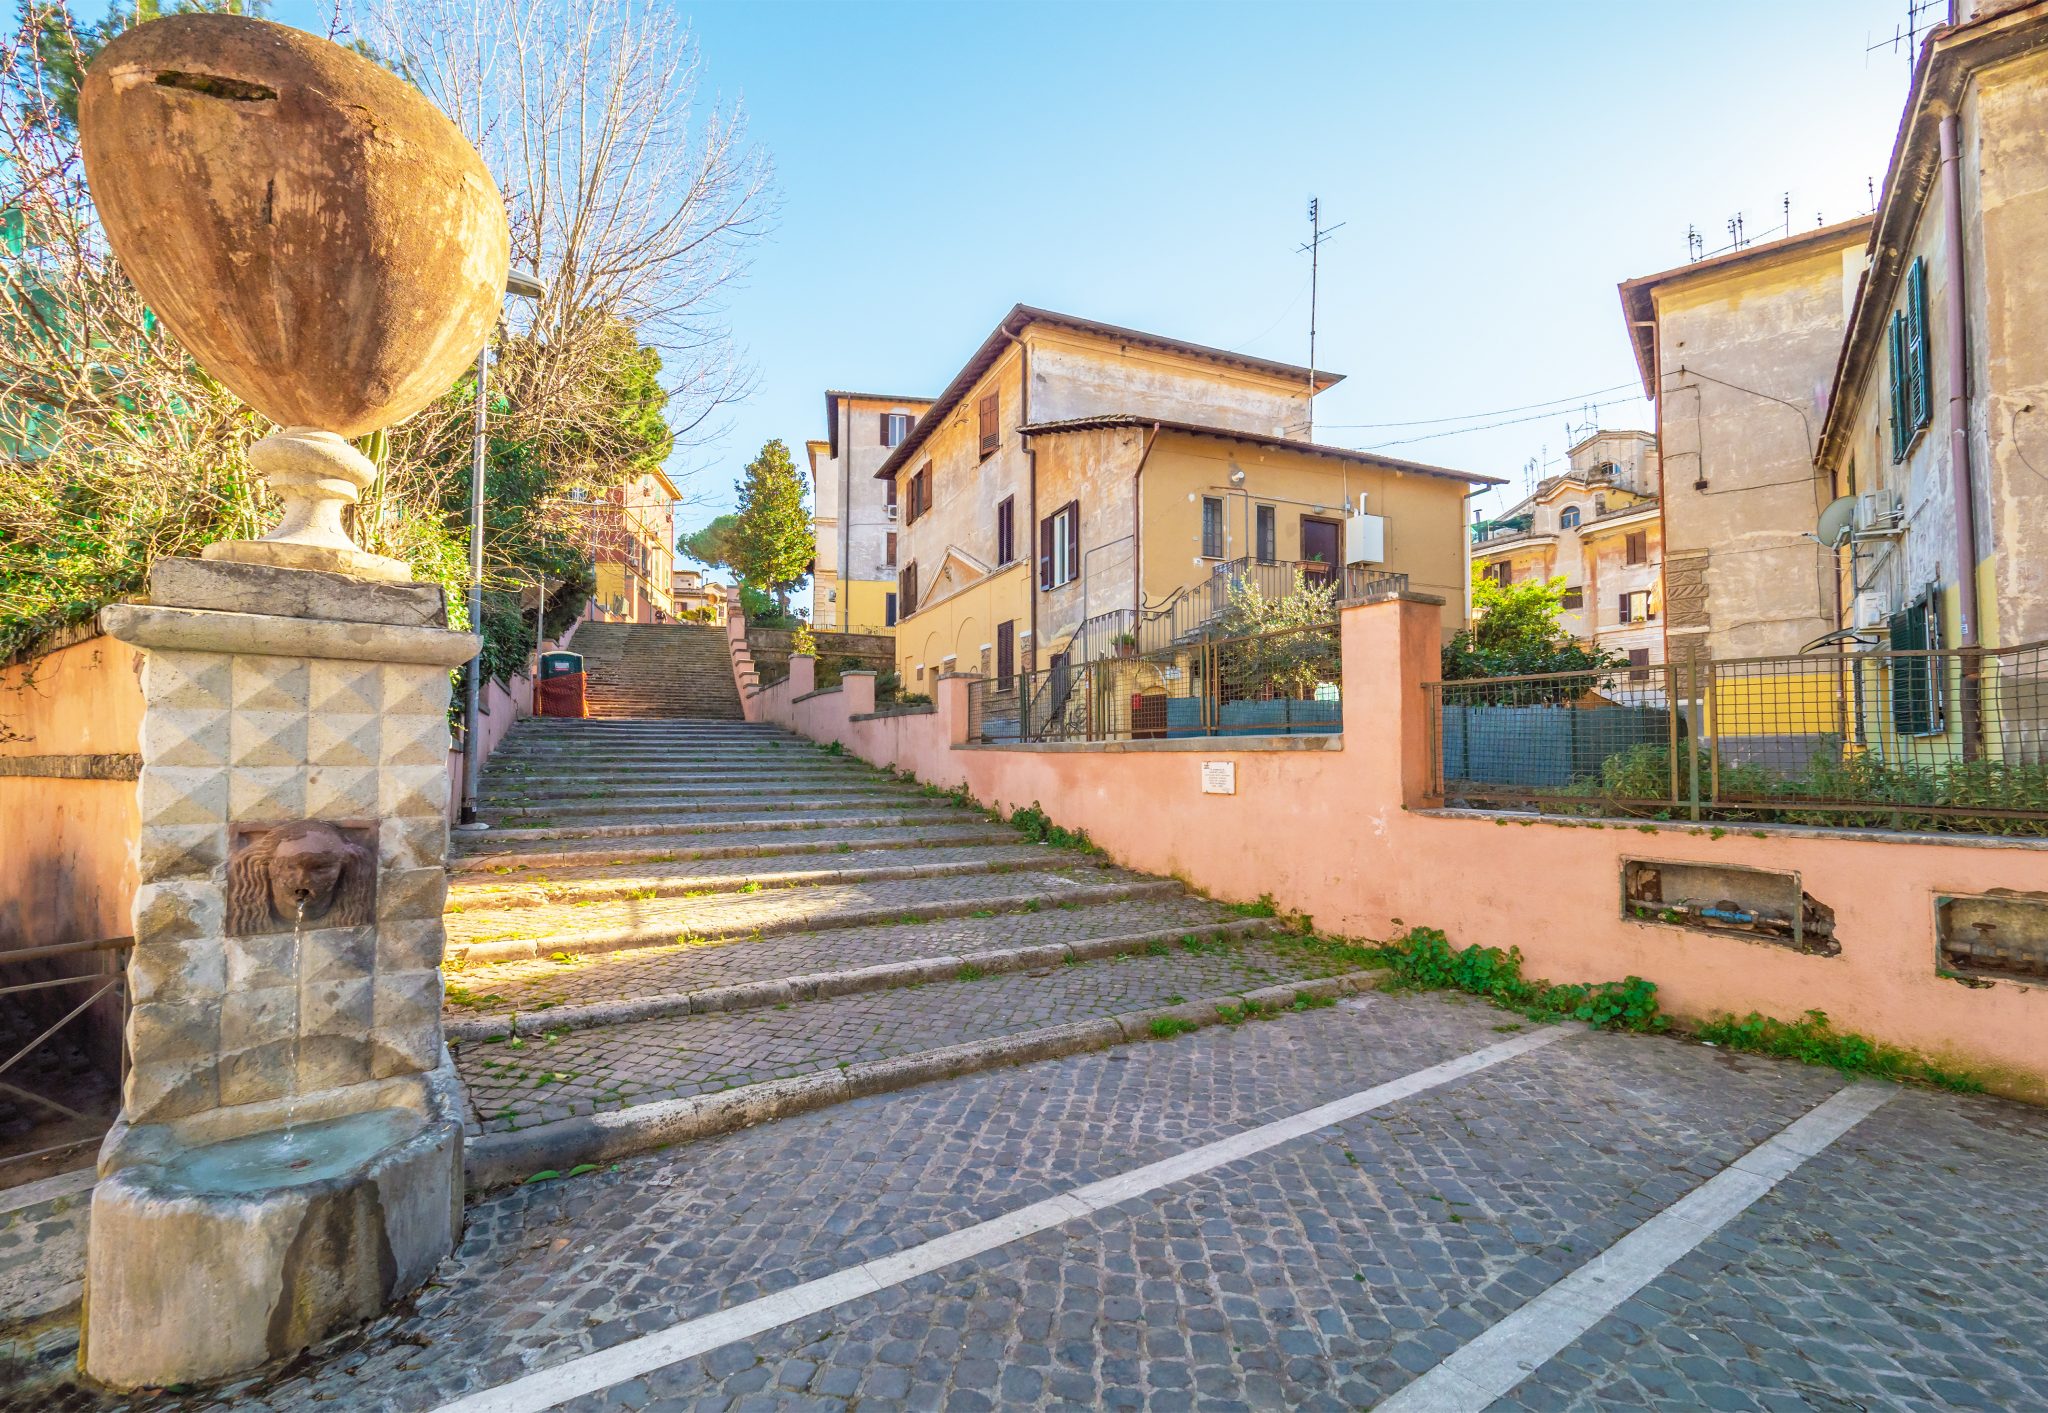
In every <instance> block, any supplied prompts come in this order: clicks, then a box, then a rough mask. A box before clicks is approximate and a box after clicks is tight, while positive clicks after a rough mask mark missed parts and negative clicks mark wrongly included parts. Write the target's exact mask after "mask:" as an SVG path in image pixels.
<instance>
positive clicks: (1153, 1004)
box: [447, 629, 1365, 1184]
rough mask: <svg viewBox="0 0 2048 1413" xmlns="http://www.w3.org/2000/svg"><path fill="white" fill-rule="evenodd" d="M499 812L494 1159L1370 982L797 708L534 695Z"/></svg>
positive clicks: (643, 1136) (456, 1005)
mask: <svg viewBox="0 0 2048 1413" xmlns="http://www.w3.org/2000/svg"><path fill="white" fill-rule="evenodd" d="M584 631H586V632H588V631H589V630H588V629H585V630H584ZM480 814H481V817H482V818H483V819H485V820H487V821H488V822H490V823H491V824H492V825H493V826H494V827H493V828H492V829H491V830H490V832H489V833H488V834H485V835H481V836H476V837H473V838H471V839H468V840H465V841H462V842H461V843H460V844H459V845H458V847H459V848H460V849H461V850H462V852H460V853H459V854H458V855H457V856H456V858H455V860H454V862H453V865H452V869H453V874H452V879H451V885H450V890H449V901H448V919H447V922H448V998H447V1021H448V1028H449V1035H450V1039H451V1042H452V1043H454V1045H455V1047H456V1057H457V1063H458V1066H459V1068H460V1070H461V1072H462V1076H463V1079H464V1082H465V1084H466V1086H467V1089H468V1095H469V1102H470V1115H469V1120H470V1134H471V1142H470V1164H471V1171H472V1177H473V1180H474V1181H477V1182H479V1183H484V1184H487V1183H490V1182H495V1181H506V1180H510V1179H514V1178H518V1177H523V1176H526V1175H527V1174H529V1173H531V1172H534V1171H537V1170H541V1169H547V1168H554V1169H557V1170H561V1169H564V1168H566V1167H568V1166H571V1165H573V1164H576V1163H583V1162H599V1161H604V1160H607V1159H609V1158H613V1157H617V1156H620V1155H622V1154H625V1153H629V1152H634V1151H640V1150H644V1149H647V1148H651V1147H655V1146H658V1145H661V1144H665V1143H668V1142H671V1141H674V1140H676V1139H678V1138H686V1137H691V1136H696V1135H700V1134H706V1133H713V1132H722V1131H725V1130H728V1129H731V1128H736V1127H740V1126H743V1125H745V1124H748V1123H753V1122H758V1121H760V1120H762V1119H765V1118H772V1117H776V1116H778V1115H780V1114H783V1113H792V1112H798V1111H800V1110H803V1109H809V1108H816V1107H819V1106H820V1105H823V1104H828V1103H833V1102H837V1101H838V1100H841V1099H847V1098H853V1097H857V1096H859V1095H862V1094H870V1093H877V1092H881V1091H884V1090H887V1089H893V1088H899V1087H902V1086H904V1085H908V1084H914V1083H918V1082H921V1081H924V1080H929V1079H935V1078H941V1077H944V1076H947V1075H952V1074H960V1073H966V1072H969V1071H973V1070H978V1069H985V1068H988V1067H990V1066H992V1065H997V1064H1007V1063H1016V1062H1020V1061H1023V1060H1029V1059H1038V1058H1045V1057H1048V1056H1052V1055H1058V1054H1066V1053H1071V1052H1073V1051H1077V1050H1082V1049H1094V1048H1101V1047H1102V1046H1104V1045H1112V1044H1121V1043H1123V1042H1125V1041H1127V1040H1132V1039H1142V1038H1148V1037H1151V1036H1164V1035H1171V1034H1175V1033H1178V1032H1179V1031H1181V1030H1184V1029H1192V1028H1195V1027H1196V1026H1199V1025H1202V1024H1208V1023H1214V1022H1216V1021H1217V1020H1219V1019H1223V1020H1230V1019H1235V1018H1237V1017H1238V1016H1239V1015H1241V1014H1242V1007H1243V1004H1244V1000H1245V998H1246V997H1247V996H1248V995H1251V996H1254V997H1255V998H1256V999H1262V1000H1264V1001H1266V1002H1268V1003H1269V1004H1275V1005H1289V1004H1308V1003H1307V1002H1305V1001H1298V1000H1297V993H1298V992H1300V993H1304V994H1308V995H1313V996H1315V997H1321V996H1324V995H1328V994H1333V993H1334V992H1337V991H1342V990H1350V989H1355V988H1356V987H1357V986H1358V985H1360V984H1365V983H1364V981H1363V979H1361V978H1358V977H1350V976H1340V975H1334V974H1333V971H1334V968H1333V966H1332V965H1331V964H1330V963H1329V962H1328V961H1327V959H1325V958H1323V957H1322V956H1320V955H1319V954H1316V953H1314V952H1312V951H1310V950H1308V949H1306V948H1304V947H1302V946H1300V945H1299V944H1298V943H1295V942H1294V941H1292V940H1291V939H1288V938H1285V937H1278V936H1272V935H1269V932H1270V927H1271V925H1270V924H1269V923H1268V922H1267V921H1265V920H1264V919H1262V918H1259V917H1248V916H1245V915H1244V914H1243V912H1241V911H1238V910H1233V909H1231V908H1228V907H1225V906H1222V905H1220V904H1217V903H1214V902H1211V901H1209V900H1207V899H1204V898H1200V897H1197V896H1195V895H1193V894H1191V893H1189V892H1188V891H1187V890H1186V889H1184V888H1183V887H1182V886H1181V885H1180V884H1178V883H1175V882H1173V881H1171V880H1167V879H1159V878H1152V877H1147V876H1144V875H1141V874H1135V873H1131V872H1128V871H1126V870H1123V869H1118V868H1115V867H1112V866H1110V865H1109V864H1108V863H1107V862H1106V861H1105V860H1104V859H1103V858H1102V857H1101V856H1100V855H1098V854H1095V853H1092V852H1088V851H1084V850H1081V849H1076V848H1055V847H1052V846H1049V845H1046V844H1034V843H1032V842H1030V841H1029V840H1028V839H1026V838H1025V837H1024V835H1023V834H1021V833H1020V832H1019V830H1018V829H1016V828H1014V827H1012V826H1011V825H1009V824H1006V823H1002V822H1000V821H997V820H995V819H993V818H992V817H991V816H990V815H989V814H988V813H986V812H985V811H982V810H980V809H977V808H974V807H972V806H971V805H970V804H968V803H966V802H964V801H961V800H958V799H955V798H952V797H949V796H946V795H943V794H940V793H937V792H934V791H931V790H929V789H926V788H923V787H920V786H917V785H915V784H912V783H908V782H905V781H903V780H901V779H899V778H896V777H893V776H891V775H888V774H885V773H883V772H881V771H879V770H876V769H874V768H872V767H870V766H867V765H865V764H863V763H861V762H859V761H856V760H854V759H852V758H851V757H843V756H838V755H834V754H831V753H829V752H828V751H826V750H824V749H821V748H820V747H818V746H817V745H815V744H813V743H811V742H808V741H804V740H801V739H799V738H797V737H794V736H791V735H789V734H787V733H785V732H783V731H781V730H779V729H777V728H775V727H772V726H766V725H760V724H747V723H723V722H705V721H665V722H652V721H643V722H630V723H627V722H604V721H581V722H575V721H555V722H550V721H530V722H527V723H523V724H522V725H521V726H519V727H518V728H517V729H516V730H515V732H514V734H513V735H512V736H511V737H510V738H509V739H508V740H507V741H506V743H505V744H504V745H503V746H501V747H500V748H499V750H498V752H497V753H496V754H495V755H493V756H492V757H491V761H490V766H489V768H488V771H487V773H486V777H485V786H484V793H483V797H482V800H481V808H480Z"/></svg>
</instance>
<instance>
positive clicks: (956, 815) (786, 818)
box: [463, 806, 986, 858]
mask: <svg viewBox="0 0 2048 1413" xmlns="http://www.w3.org/2000/svg"><path fill="white" fill-rule="evenodd" d="M963 817H965V812H964V811H962V810H960V809H958V808H957V807H952V806H948V807H946V808H944V809H943V810H941V809H938V808H934V809H929V810H906V811H904V812H903V813H901V814H850V815H840V816H838V817H836V818H825V817H822V816H817V815H780V816H777V817H776V818H773V819H711V820H703V821H701V822H699V823H696V824H678V823H676V822H675V821H673V820H665V821H662V822H659V823H654V824H539V825H530V826H527V827H525V828H509V829H493V830H490V831H488V833H484V834H482V835H480V836H479V835H472V836H470V837H472V838H475V837H482V838H488V839H511V840H514V841H523V840H547V839H638V838H644V837H646V836H647V835H650V834H743V833H746V832H747V831H748V830H754V829H759V830H763V831H769V830H792V831H796V830H805V829H834V828H839V827H841V826H844V827H845V828H848V829H860V828H883V827H888V826H893V825H912V824H958V823H961V822H962V820H963ZM973 817H974V818H977V819H981V818H986V816H984V815H975V816H973ZM463 857H464V858H488V857H493V855H491V854H489V853H488V852H484V851H480V852H478V853H475V854H464V855H463Z"/></svg>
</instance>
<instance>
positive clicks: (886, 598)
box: [882, 594, 896, 628]
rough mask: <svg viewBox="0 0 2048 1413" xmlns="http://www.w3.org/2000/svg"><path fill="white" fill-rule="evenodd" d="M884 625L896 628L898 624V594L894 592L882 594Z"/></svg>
mask: <svg viewBox="0 0 2048 1413" xmlns="http://www.w3.org/2000/svg"><path fill="white" fill-rule="evenodd" d="M882 626H883V627H885V628H894V627H895V626H896V596H895V595H894V594H884V595H882Z"/></svg>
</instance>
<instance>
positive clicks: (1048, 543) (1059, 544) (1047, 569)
mask: <svg viewBox="0 0 2048 1413" xmlns="http://www.w3.org/2000/svg"><path fill="white" fill-rule="evenodd" d="M1080 572H1081V503H1080V502H1079V501H1076V500H1070V501H1068V502H1067V503H1066V504H1065V505H1063V506H1061V507H1060V508H1059V509H1058V510H1056V511H1054V512H1053V513H1052V514H1051V515H1048V516H1046V517H1045V519H1043V520H1041V521H1039V522H1038V586H1039V587H1040V588H1041V589H1057V588H1058V587H1060V585H1062V584H1068V583H1072V582H1073V580H1074V579H1075V577H1076V576H1078V575H1079V574H1080Z"/></svg>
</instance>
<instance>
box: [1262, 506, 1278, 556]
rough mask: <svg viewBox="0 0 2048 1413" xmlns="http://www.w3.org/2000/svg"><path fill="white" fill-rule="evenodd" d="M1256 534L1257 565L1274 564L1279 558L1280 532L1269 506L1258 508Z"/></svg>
mask: <svg viewBox="0 0 2048 1413" xmlns="http://www.w3.org/2000/svg"><path fill="white" fill-rule="evenodd" d="M1258 534H1259V546H1258V552H1259V563H1261V564H1272V563H1275V562H1276V561H1278V559H1279V558H1280V532H1279V528H1278V524H1277V517H1276V516H1275V515H1274V512H1273V507H1272V506H1270V505H1262V506H1260V507H1259V518H1258Z"/></svg>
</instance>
